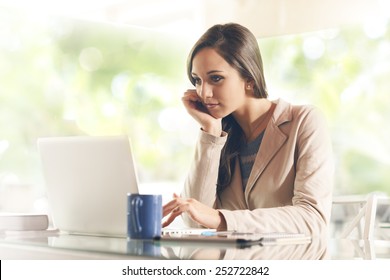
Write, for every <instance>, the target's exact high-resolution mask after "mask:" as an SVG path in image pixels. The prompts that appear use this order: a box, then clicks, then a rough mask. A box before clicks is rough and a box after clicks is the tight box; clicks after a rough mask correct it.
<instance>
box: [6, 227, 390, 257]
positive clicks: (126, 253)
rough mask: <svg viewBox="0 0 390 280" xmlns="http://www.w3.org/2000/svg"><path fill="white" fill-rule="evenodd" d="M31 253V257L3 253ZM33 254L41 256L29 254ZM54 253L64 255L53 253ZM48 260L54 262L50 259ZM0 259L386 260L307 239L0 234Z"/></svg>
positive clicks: (383, 252) (375, 249) (343, 243)
mask: <svg viewBox="0 0 390 280" xmlns="http://www.w3.org/2000/svg"><path fill="white" fill-rule="evenodd" d="M4 249H8V252H15V249H18V252H23V251H26V252H33V253H32V254H24V255H23V254H22V253H21V254H20V255H15V254H6V251H7V250H4ZM34 252H38V253H39V252H45V254H35V253H34ZM58 252H61V253H65V254H62V255H61V254H57V253H58ZM52 256H54V257H52ZM0 258H2V259H17V258H22V259H23V258H24V259H33V258H38V259H39V258H41V259H42V258H44V259H46V258H57V259H58V258H60V259H61V258H64V259H67V258H72V259H78V258H79V259H88V258H92V259H96V258H99V259H134V258H136V259H184V260H190V259H197V260H206V259H215V260H327V259H336V260H340V259H349V260H352V259H383V258H385V259H390V241H384V240H376V241H375V240H370V241H369V240H351V239H328V238H326V237H313V238H312V240H311V242H310V243H306V244H283V245H271V244H269V245H268V244H264V245H254V246H250V247H248V248H237V247H234V246H222V245H221V244H212V243H209V242H207V243H204V244H202V243H190V242H176V243H170V242H154V241H146V240H145V241H143V240H129V239H126V238H112V237H96V236H81V235H65V234H58V233H55V232H54V233H52V234H49V235H47V236H45V235H34V234H29V235H23V234H19V235H4V234H3V235H2V234H1V233H0Z"/></svg>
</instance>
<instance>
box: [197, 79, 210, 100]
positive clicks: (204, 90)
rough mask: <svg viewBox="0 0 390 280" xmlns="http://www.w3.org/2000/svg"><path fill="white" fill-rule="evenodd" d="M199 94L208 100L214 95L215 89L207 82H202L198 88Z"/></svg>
mask: <svg viewBox="0 0 390 280" xmlns="http://www.w3.org/2000/svg"><path fill="white" fill-rule="evenodd" d="M198 95H199V97H200V98H202V99H203V100H206V99H207V98H211V97H212V96H213V91H212V89H211V87H210V86H209V85H207V84H206V83H204V84H202V85H201V86H200V87H199V89H198Z"/></svg>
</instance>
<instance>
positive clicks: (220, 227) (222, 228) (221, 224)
mask: <svg viewBox="0 0 390 280" xmlns="http://www.w3.org/2000/svg"><path fill="white" fill-rule="evenodd" d="M218 215H219V218H220V222H219V225H218V228H217V230H218V231H225V230H227V224H226V220H225V217H224V215H222V213H221V212H219V211H218Z"/></svg>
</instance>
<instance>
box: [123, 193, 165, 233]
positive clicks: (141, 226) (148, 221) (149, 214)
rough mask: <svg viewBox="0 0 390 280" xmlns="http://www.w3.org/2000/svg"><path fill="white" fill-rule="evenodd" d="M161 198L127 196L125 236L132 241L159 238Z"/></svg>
mask: <svg viewBox="0 0 390 280" xmlns="http://www.w3.org/2000/svg"><path fill="white" fill-rule="evenodd" d="M161 220H162V196H161V195H156V194H127V235H128V237H130V238H132V239H153V238H155V237H160V236H161Z"/></svg>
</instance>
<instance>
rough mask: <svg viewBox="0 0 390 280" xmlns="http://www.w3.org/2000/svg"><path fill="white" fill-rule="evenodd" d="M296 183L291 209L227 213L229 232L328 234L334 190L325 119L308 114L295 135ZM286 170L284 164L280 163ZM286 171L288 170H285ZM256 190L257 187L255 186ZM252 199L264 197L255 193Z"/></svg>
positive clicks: (317, 113) (279, 208)
mask: <svg viewBox="0 0 390 280" xmlns="http://www.w3.org/2000/svg"><path fill="white" fill-rule="evenodd" d="M296 136H297V137H296V138H297V139H296V144H295V148H294V149H292V150H294V151H295V152H294V153H295V156H294V157H295V161H294V165H295V179H294V181H293V182H294V185H293V186H292V188H293V191H292V199H291V205H282V206H281V205H279V206H277V207H271V208H261V207H259V208H256V209H253V210H249V209H248V210H226V209H225V210H224V209H220V210H219V211H220V212H221V213H222V214H223V215H224V217H225V219H226V222H227V227H228V230H238V231H243V232H246V231H251V232H252V231H256V232H303V233H306V234H311V235H320V234H323V233H324V231H326V230H327V225H328V223H329V219H330V213H331V204H332V190H333V173H334V167H333V153H332V149H331V140H330V137H329V135H328V132H327V126H326V122H325V118H324V117H323V115H322V114H321V113H320V112H319V111H318V110H317V109H310V110H308V112H307V114H306V115H305V116H304V117H303V118H302V121H301V123H300V125H299V127H298V128H297V131H296ZM280 166H281V168H283V167H282V166H283V163H280ZM285 168H287V167H285ZM255 187H256V186H255ZM251 195H262V194H261V193H258V192H256V191H253V194H251Z"/></svg>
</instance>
